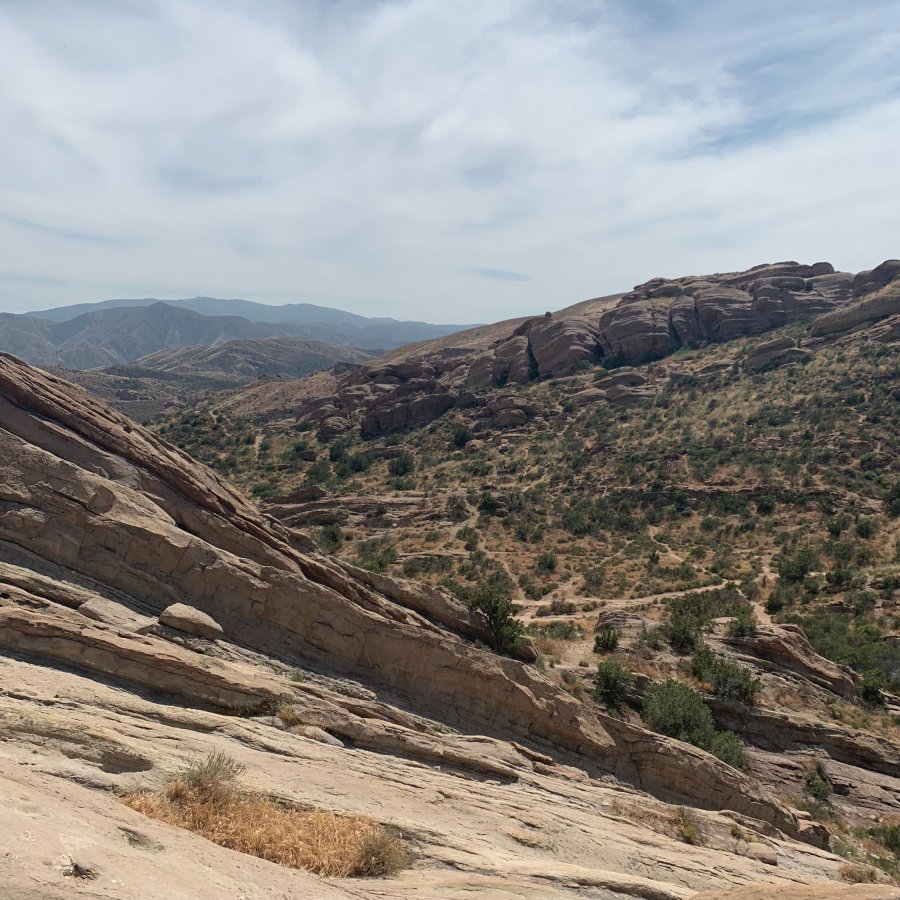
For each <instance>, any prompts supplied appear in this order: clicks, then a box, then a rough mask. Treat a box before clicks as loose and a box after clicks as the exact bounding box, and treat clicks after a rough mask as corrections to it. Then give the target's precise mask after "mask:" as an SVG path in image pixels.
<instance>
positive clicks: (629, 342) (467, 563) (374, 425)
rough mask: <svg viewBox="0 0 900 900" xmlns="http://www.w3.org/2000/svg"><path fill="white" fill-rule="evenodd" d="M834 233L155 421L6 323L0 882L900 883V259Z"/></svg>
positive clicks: (748, 887)
mask: <svg viewBox="0 0 900 900" xmlns="http://www.w3.org/2000/svg"><path fill="white" fill-rule="evenodd" d="M791 267H792V268H793V269H794V272H793V273H791V272H787V273H786V272H785V269H786V268H791ZM798 268H799V269H801V271H803V272H805V273H806V274H803V275H799V274H796V270H797V269H798ZM823 268H824V267H823V266H822V265H818V266H816V267H800V266H799V265H798V264H795V263H784V264H778V265H777V266H774V267H767V268H766V269H764V270H761V269H757V270H751V273H749V274H748V273H738V274H736V275H726V276H714V277H713V278H715V279H722V280H724V279H728V280H730V281H731V282H732V284H731V285H723V284H721V283H720V282H716V285H717V286H716V287H715V288H709V287H708V285H709V284H710V278H705V279H690V280H684V281H682V282H678V283H673V285H674V286H673V285H669V286H667V285H662V286H661V285H659V283H658V282H651V283H649V284H650V287H648V286H647V285H644V286H639V287H638V288H637V289H636V290H635V291H634V292H632V293H630V294H626V295H622V296H619V297H613V298H605V299H602V300H598V301H589V303H588V304H586V305H584V304H582V305H579V306H577V307H575V308H569V309H568V310H566V311H563V312H562V313H556V314H553V315H550V316H547V317H541V318H539V319H532V320H516V321H512V322H508V323H501V324H499V325H497V326H487V327H485V328H484V329H483V330H482V329H476V330H474V331H472V332H468V333H464V334H462V335H461V336H460V337H459V339H458V345H457V346H454V342H453V341H449V342H448V341H447V340H446V339H441V340H440V341H439V342H438V343H436V344H434V345H431V346H430V347H429V345H427V344H425V345H418V346H417V347H414V348H408V349H407V350H406V351H403V354H404V355H403V356H402V357H401V356H399V355H394V354H392V355H391V357H390V358H389V359H382V360H375V361H371V362H364V363H362V364H361V365H357V364H352V365H349V366H338V367H337V368H335V369H332V370H330V371H327V372H317V373H314V374H312V375H310V376H307V377H305V378H302V379H289V378H280V379H278V378H273V379H270V380H264V381H262V382H259V383H257V384H253V385H250V386H246V387H242V388H238V389H237V390H230V391H225V392H221V391H217V390H213V389H204V392H203V395H202V398H201V399H197V398H196V397H195V399H194V402H193V404H192V406H191V407H190V408H189V409H188V410H186V411H180V412H178V413H173V414H172V415H170V416H166V417H164V418H163V419H162V420H160V421H159V422H157V423H155V424H154V425H153V429H152V430H145V429H144V428H141V427H140V426H138V425H136V424H135V423H134V422H132V421H130V420H128V419H126V418H125V417H124V416H122V415H121V414H120V413H118V412H116V411H114V410H113V409H111V408H110V407H108V406H107V405H105V404H104V403H103V402H101V401H100V400H98V399H97V398H96V397H93V396H91V395H90V394H88V393H86V392H84V391H82V390H81V389H79V388H77V387H75V386H73V385H71V384H69V383H67V382H66V381H63V380H61V379H59V378H56V377H53V376H51V375H48V374H47V373H44V372H42V371H40V370H38V369H34V368H31V367H29V366H27V365H25V364H23V363H21V362H19V361H18V360H15V359H13V358H11V357H7V356H4V357H0V448H2V450H3V452H4V457H5V458H6V459H7V460H8V461H9V462H8V464H7V467H6V470H5V474H4V478H3V479H2V480H0V582H2V583H0V666H2V668H3V671H4V675H5V677H4V683H5V684H7V685H15V688H14V689H8V690H7V691H6V692H5V693H0V737H2V738H3V740H2V741H0V795H2V796H4V797H18V796H23V795H27V796H28V798H29V802H28V804H27V806H22V805H16V804H9V803H7V802H5V803H4V805H5V806H6V807H9V806H12V808H13V809H14V813H13V820H12V828H10V829H7V830H5V831H4V833H3V834H2V835H0V847H2V849H3V854H0V876H2V878H3V883H4V884H5V885H11V886H12V895H11V896H14V897H26V896H27V897H29V898H31V897H37V898H44V897H46V898H50V897H53V898H55V897H58V896H61V894H60V893H59V891H62V890H64V888H65V882H66V881H68V880H69V879H71V881H69V883H70V884H74V885H77V886H78V889H79V891H80V892H89V893H88V895H89V896H91V895H92V896H98V897H101V896H115V897H117V898H123V897H128V898H131V897H133V898H138V897H140V898H142V900H143V898H145V897H151V898H153V897H159V898H162V897H173V896H174V897H185V898H187V897H192V898H193V897H209V898H210V900H212V898H218V897H220V896H222V895H223V891H224V892H226V893H227V892H235V891H239V892H240V893H242V895H243V896H248V897H253V898H254V900H255V898H257V897H258V898H260V900H261V898H263V897H268V896H279V895H283V896H291V897H310V898H318V897H329V896H334V897H349V896H366V897H369V896H371V897H376V896H377V897H396V898H400V897H413V896H415V897H433V898H435V900H437V898H442V900H446V898H453V897H463V896H466V897H471V896H476V897H477V896H484V897H491V898H493V897H505V896H508V897H520V896H535V897H538V896H539V897H541V898H559V900H563V898H567V897H573V898H574V897H579V896H585V895H587V896H596V897H604V898H614V900H623V898H626V897H645V898H646V897H653V898H662V900H688V898H697V900H712V898H728V897H732V896H733V897H734V900H738V898H744V900H775V898H779V900H786V898H787V900H790V898H793V900H812V898H813V897H815V898H816V900H824V898H826V897H834V898H840V900H843V898H847V900H850V898H871V900H887V898H896V897H897V896H898V895H900V888H898V887H891V886H890V885H891V883H892V882H894V883H896V879H897V878H898V877H900V862H898V859H897V847H896V831H897V826H898V823H900V756H898V752H897V748H898V746H900V729H898V717H900V697H898V694H900V655H898V654H900V645H898V641H897V635H898V633H900V614H898V610H897V600H898V588H900V555H898V552H900V482H898V481H897V469H898V467H897V453H898V448H897V444H896V434H897V432H898V425H900V423H898V408H900V407H898V404H897V398H898V393H897V392H898V390H900V386H898V385H900V383H898V375H900V371H898V369H900V366H898V353H897V346H898V339H900V328H898V325H900V277H898V276H900V264H897V263H885V264H883V265H882V266H880V267H878V268H876V269H875V270H873V271H872V272H869V273H860V274H859V275H856V276H853V275H840V274H839V273H831V274H829V273H825V274H822V269H823ZM773 270H774V271H773ZM817 273H818V274H817ZM821 278H826V279H828V281H827V282H821V281H818V282H817V281H816V279H821ZM773 279H791V280H790V281H789V286H788V287H787V288H785V292H784V293H782V294H780V295H779V296H780V298H781V302H780V305H776V304H774V303H773V301H772V294H771V292H770V291H769V288H770V287H771V286H772V280H773ZM797 279H799V282H798V280H797ZM807 282H810V283H811V286H807ZM697 283H702V284H703V285H706V287H703V288H701V289H700V291H698V293H699V292H702V291H710V290H715V291H716V292H717V294H716V296H718V297H719V300H718V301H717V303H718V304H719V305H718V311H717V312H716V314H715V316H712V315H708V314H707V313H706V312H705V311H704V310H705V309H706V307H704V304H703V303H702V302H697V303H695V305H694V307H693V309H694V310H695V316H696V318H694V319H693V320H692V319H691V318H690V317H687V318H686V319H685V318H682V319H679V320H678V321H680V322H687V325H685V326H684V327H685V328H686V329H687V328H689V327H690V323H691V321H694V322H695V323H702V325H701V324H698V325H697V326H696V327H697V328H701V327H702V328H703V329H706V331H705V332H704V333H705V334H706V336H705V337H704V336H703V333H701V335H700V336H699V337H697V338H695V339H690V340H685V341H683V342H682V343H681V344H680V345H679V346H677V347H676V346H674V345H675V344H676V343H677V342H678V341H679V340H680V338H678V332H677V330H676V329H674V326H673V328H672V329H671V330H669V331H668V332H667V333H668V335H669V337H668V338H666V337H665V333H664V332H663V330H662V329H660V328H658V327H656V325H655V324H654V323H657V322H658V320H659V318H660V316H661V315H663V316H664V318H666V319H667V320H668V321H670V322H671V321H672V316H673V310H676V309H678V308H683V307H685V306H686V305H687V304H686V302H685V301H683V300H682V301H679V299H678V298H680V297H687V296H692V295H691V294H687V293H684V291H685V290H690V289H693V287H694V286H695V285H696V284H697ZM734 283H736V284H737V285H738V287H733V284H734ZM660 287H662V288H663V293H662V294H661V296H662V297H663V298H664V300H663V302H662V303H660V304H658V303H656V302H655V300H656V298H655V297H654V298H649V297H647V296H646V295H647V293H648V292H650V291H656V290H658V289H659V288H660ZM801 287H802V290H801ZM826 288H827V290H826ZM722 295H724V298H725V299H726V300H727V301H728V302H722ZM795 295H796V296H795ZM707 296H708V295H707ZM760 297H762V298H763V301H764V302H757V300H758V298H760ZM745 298H748V299H745ZM695 299H697V300H702V299H703V298H695ZM648 310H649V312H648ZM648 323H649V325H650V326H651V327H650V331H649V333H648V332H647V331H646V329H647V327H648ZM592 336H593V340H594V341H595V342H594V343H591V340H592ZM648 357H649V360H648ZM627 362H631V363H633V364H631V365H627V364H624V363H627ZM180 364H181V363H180V362H179V361H178V355H175V356H174V361H173V364H172V367H173V368H174V369H177V368H178V366H179V365H180ZM139 371H142V372H143V371H147V370H146V369H143V368H142V369H140V370H139ZM88 374H90V373H88ZM122 377H124V376H122ZM156 377H157V378H159V385H160V387H161V386H162V385H163V384H164V383H165V380H166V379H167V378H172V379H181V378H186V379H188V378H191V377H194V376H188V375H185V374H179V373H177V372H170V371H165V370H164V369H161V370H160V371H158V372H157V373H156ZM185 383H187V382H185ZM199 383H200V382H197V384H199ZM161 389H162V388H161ZM188 394H190V392H188ZM448 400H449V403H448ZM386 410H390V411H391V412H390V413H389V414H388V413H386V412H385V411H386ZM175 444H179V445H181V447H182V448H184V449H183V450H181V449H177V448H176V446H174V445H175ZM184 451H187V452H184ZM189 454H190V455H189ZM204 462H205V463H208V464H211V465H212V466H213V467H214V469H211V468H206V467H205V465H204ZM216 470H218V471H216ZM225 476H227V477H228V478H229V479H230V481H226V480H225ZM232 483H237V484H238V485H241V486H243V487H244V488H245V489H247V490H248V492H249V493H250V494H251V495H252V497H253V498H254V499H255V500H256V503H255V504H254V503H253V502H252V501H251V500H248V499H246V498H245V497H244V496H243V495H242V494H241V493H239V490H238V489H237V488H236V487H233V486H232ZM192 760H193V762H192ZM204 760H205V762H203V761H204ZM26 762H27V763H28V764H27V765H26ZM204 767H205V768H204ZM215 772H218V773H220V774H217V775H210V774H209V773H215ZM229 773H231V774H229ZM210 778H213V782H212V786H210V782H209V779H210ZM235 778H240V779H241V780H242V783H246V785H247V789H248V790H249V792H250V793H249V794H247V795H246V796H245V795H244V794H242V793H235V791H236V790H237V789H236V788H234V787H229V786H227V785H229V784H231V782H230V781H229V780H228V779H232V780H233V779H235ZM204 779H206V780H204ZM213 789H214V790H215V791H217V792H219V793H215V794H213V795H209V794H208V793H204V792H208V791H210V790H213ZM242 790H243V789H242ZM209 796H215V797H218V798H220V799H219V800H217V801H215V802H216V803H220V804H223V805H222V806H220V807H219V812H217V813H215V815H217V816H219V817H220V818H218V819H216V820H215V822H217V823H218V824H215V825H213V824H211V823H210V820H209V819H208V818H207V817H208V816H209V815H211V814H212V813H211V812H210V810H209V809H208V808H207V807H208V804H209V803H212V802H213V801H211V800H208V799H204V798H208V797H209ZM204 804H207V806H204ZM224 804H228V808H229V809H234V810H235V812H234V813H233V817H232V818H228V817H227V816H226V818H225V819H222V818H221V817H222V816H223V815H224V813H223V812H222V810H223V809H225V806H224ZM241 804H244V806H246V805H247V804H251V806H247V809H251V808H252V810H253V813H252V815H251V814H250V813H247V814H246V815H247V816H250V821H249V822H248V825H247V828H246V829H245V826H244V824H242V821H243V820H242V819H241V818H240V816H242V815H245V814H244V813H241V812H240V810H241V809H243V808H244V806H241ZM253 804H255V805H253ZM285 816H287V817H291V816H292V817H293V819H291V821H300V820H303V821H306V817H312V818H311V819H309V821H311V822H313V821H314V822H321V823H326V822H327V823H328V828H329V829H338V830H339V831H340V833H341V834H345V833H347V834H349V833H350V832H352V833H354V834H357V835H359V834H361V835H363V836H364V837H362V838H352V840H364V841H375V842H376V843H373V844H371V845H370V844H366V847H369V846H371V847H372V848H375V847H376V846H377V848H378V849H377V850H376V849H371V850H366V851H365V853H366V854H369V855H365V856H364V858H365V859H367V860H369V862H366V863H365V864H364V865H363V864H362V863H352V864H349V863H348V864H347V865H344V864H343V863H341V864H340V865H337V863H334V862H327V860H330V859H331V860H333V859H334V858H335V857H334V854H335V853H336V852H337V850H336V849H335V847H336V844H335V843H330V844H329V843H328V842H329V841H332V842H336V841H337V840H338V839H337V838H336V837H334V838H319V840H320V841H321V840H324V841H325V843H324V844H322V843H319V844H317V845H316V846H317V848H318V849H316V850H315V852H310V853H309V854H308V856H307V857H306V858H305V859H304V861H302V862H296V861H295V862H289V861H287V860H286V859H285V858H283V857H281V856H279V855H277V854H275V851H274V850H273V846H274V845H273V843H272V840H275V838H272V840H267V841H264V842H263V843H262V844H261V845H260V844H258V843H257V844H256V845H255V846H256V847H257V849H256V850H252V851H250V852H254V853H256V854H257V855H261V856H263V857H264V859H263V860H258V859H255V858H254V857H252V856H249V857H248V856H246V855H244V854H241V853H238V852H236V850H235V849H227V848H228V847H232V848H237V849H244V848H245V846H246V845H247V843H250V844H252V843H253V838H252V835H253V833H254V829H256V830H258V829H259V828H262V827H263V825H262V822H263V821H265V822H272V823H275V822H280V823H282V824H281V825H277V826H276V825H274V824H273V825H271V826H266V827H272V828H274V827H280V828H284V827H287V826H286V825H285V824H283V823H285V822H286V821H287V819H285V818H284V817H285ZM323 817H324V818H323ZM175 825H180V826H182V827H185V826H186V827H188V828H189V829H192V830H194V831H196V832H198V835H206V836H207V837H211V838H212V841H213V842H211V841H208V840H203V839H202V838H201V837H199V836H198V835H194V834H190V833H188V832H185V831H184V830H180V829H176V828H174V827H173V826H175ZM317 827H324V825H323V826H317ZM223 829H224V831H223ZM329 833H331V832H329ZM334 833H335V834H336V833H337V832H334ZM20 834H28V835H29V836H30V839H29V841H28V842H25V843H24V844H23V843H22V842H21V841H19V840H18V839H17V838H16V837H15V836H16V835H20ZM75 834H77V839H75V838H74V837H73V835H75ZM486 836H489V838H488V837H486ZM341 840H344V839H341ZM346 840H351V839H350V838H347V839H346ZM352 840H351V844H352ZM216 842H217V843H216ZM276 843H277V841H276ZM219 845H222V846H219ZM342 846H344V849H343V850H342V851H341V852H342V853H345V854H346V853H349V852H350V850H349V849H347V847H349V846H351V845H349V844H348V845H342ZM148 850H151V851H152V852H148ZM353 852H356V851H353ZM266 854H270V855H269V856H268V857H267V856H266ZM272 854H275V855H272ZM265 858H268V859H270V860H273V861H270V862H266V861H265ZM290 859H291V860H293V859H294V857H290ZM13 860H14V862H13ZM637 860H639V863H638V862H637ZM279 861H280V862H287V864H289V865H299V866H300V868H305V869H309V870H311V873H304V872H297V871H293V870H291V869H287V868H285V867H284V865H282V866H279V865H276V864H275V863H276V862H279ZM163 871H164V872H165V877H164V878H161V877H160V873H161V872H163ZM316 872H319V873H322V874H325V875H327V876H329V877H327V878H324V879H323V878H320V877H318V876H317V875H316V874H314V873H316ZM353 875H355V876H357V878H358V877H359V876H364V880H363V881H362V882H360V881H359V880H355V879H353V880H351V878H350V876H353ZM373 875H378V876H380V877H379V878H378V879H377V881H375V880H365V879H366V878H369V879H371V876H373ZM850 882H852V883H854V886H853V887H850V886H849V884H848V883H850ZM732 889H734V893H733V894H732Z"/></svg>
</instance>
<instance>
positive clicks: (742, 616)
mask: <svg viewBox="0 0 900 900" xmlns="http://www.w3.org/2000/svg"><path fill="white" fill-rule="evenodd" d="M756 628H757V624H756V617H755V616H754V615H753V611H752V610H750V609H739V610H738V611H737V612H736V613H735V616H734V618H733V619H732V620H731V622H729V623H728V634H729V635H730V636H731V637H733V638H743V637H750V636H752V635H754V634H756Z"/></svg>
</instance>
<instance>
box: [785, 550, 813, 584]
mask: <svg viewBox="0 0 900 900" xmlns="http://www.w3.org/2000/svg"><path fill="white" fill-rule="evenodd" d="M818 562H819V558H818V556H817V554H816V552H815V550H813V549H812V548H811V547H800V548H799V549H798V550H797V551H796V552H795V553H794V554H793V556H791V555H789V554H785V555H782V557H781V558H780V559H779V560H778V575H779V577H781V578H783V579H784V580H785V581H792V582H795V583H796V582H801V581H803V579H804V578H806V576H807V575H809V573H810V572H811V571H812V570H813V569H814V568H815V567H816V566H817V565H818Z"/></svg>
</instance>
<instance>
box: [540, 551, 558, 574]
mask: <svg viewBox="0 0 900 900" xmlns="http://www.w3.org/2000/svg"><path fill="white" fill-rule="evenodd" d="M556 566H557V560H556V554H555V553H554V552H553V551H552V550H545V551H544V552H543V553H541V554H540V555H539V556H538V558H537V565H536V568H537V569H538V570H540V571H541V572H555V571H556Z"/></svg>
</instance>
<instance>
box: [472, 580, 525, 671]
mask: <svg viewBox="0 0 900 900" xmlns="http://www.w3.org/2000/svg"><path fill="white" fill-rule="evenodd" d="M469 606H470V607H471V608H472V609H474V610H478V611H479V612H482V613H484V615H485V617H486V618H487V621H488V627H489V628H490V632H491V645H492V647H493V648H494V650H496V651H497V653H502V654H504V655H506V656H515V655H516V653H517V652H518V651H519V650H520V649H521V647H522V645H523V644H524V642H525V627H524V626H523V625H522V623H521V622H520V621H519V620H518V619H517V618H516V617H515V616H516V612H517V608H516V605H515V604H514V603H513V602H512V598H511V596H510V589H509V585H508V579H506V581H504V580H503V579H502V578H489V579H487V580H486V581H482V582H479V583H478V584H477V585H476V586H475V588H474V590H473V592H472V596H471V598H470V600H469Z"/></svg>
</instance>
